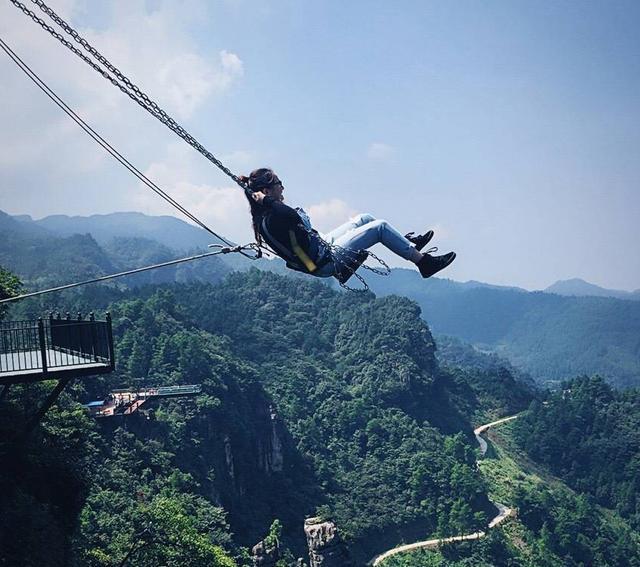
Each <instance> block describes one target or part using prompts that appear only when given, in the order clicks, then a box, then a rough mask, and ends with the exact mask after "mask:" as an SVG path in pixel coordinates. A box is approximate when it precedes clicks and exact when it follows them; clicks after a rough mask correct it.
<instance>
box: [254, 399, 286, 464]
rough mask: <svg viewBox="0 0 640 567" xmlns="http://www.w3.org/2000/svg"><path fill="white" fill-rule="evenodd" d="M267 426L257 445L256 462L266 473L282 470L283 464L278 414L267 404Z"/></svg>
mask: <svg viewBox="0 0 640 567" xmlns="http://www.w3.org/2000/svg"><path fill="white" fill-rule="evenodd" d="M268 420H269V421H268V424H269V425H268V427H267V430H266V431H265V432H264V433H265V434H264V436H263V439H262V441H261V443H260V445H259V446H258V462H259V466H260V469H261V470H262V471H264V472H266V473H267V474H268V475H271V474H273V473H274V472H282V469H283V466H284V455H283V444H282V439H281V436H280V434H279V432H278V429H279V428H280V427H281V426H280V423H279V422H278V414H277V413H276V411H275V410H274V409H273V407H272V406H269V416H268Z"/></svg>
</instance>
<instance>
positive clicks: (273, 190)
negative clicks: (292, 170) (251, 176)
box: [264, 181, 284, 201]
mask: <svg viewBox="0 0 640 567" xmlns="http://www.w3.org/2000/svg"><path fill="white" fill-rule="evenodd" d="M283 192H284V185H283V184H282V181H277V182H276V183H274V184H273V185H270V186H269V187H267V188H265V190H264V193H265V195H268V196H269V197H274V198H275V199H276V200H278V201H284V196H283V195H282V193H283Z"/></svg>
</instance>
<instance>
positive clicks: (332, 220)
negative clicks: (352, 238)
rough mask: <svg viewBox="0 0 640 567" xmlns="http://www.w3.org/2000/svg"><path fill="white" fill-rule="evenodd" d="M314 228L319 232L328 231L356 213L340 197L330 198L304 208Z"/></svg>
mask: <svg viewBox="0 0 640 567" xmlns="http://www.w3.org/2000/svg"><path fill="white" fill-rule="evenodd" d="M306 210H307V212H308V213H309V216H310V217H311V222H312V223H313V226H314V228H317V229H318V230H319V231H321V232H329V231H330V230H333V229H334V228H337V227H338V226H340V225H341V224H343V223H345V222H347V220H348V219H349V217H352V216H353V215H355V214H356V211H355V210H354V209H352V208H351V207H350V206H349V205H348V204H347V203H346V202H345V201H343V200H342V199H337V198H332V199H329V200H328V201H323V202H321V203H317V204H315V205H310V206H309V207H307V208H306Z"/></svg>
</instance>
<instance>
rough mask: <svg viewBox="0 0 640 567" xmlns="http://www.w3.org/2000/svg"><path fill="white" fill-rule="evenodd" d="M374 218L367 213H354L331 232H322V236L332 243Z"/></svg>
mask: <svg viewBox="0 0 640 567" xmlns="http://www.w3.org/2000/svg"><path fill="white" fill-rule="evenodd" d="M375 220H376V219H375V218H374V217H373V216H372V215H370V214H369V213H363V214H361V215H356V216H355V217H353V218H351V219H349V220H348V221H347V222H345V223H344V224H341V225H340V226H339V227H338V228H334V229H333V230H332V231H331V232H328V233H327V234H323V235H322V237H323V238H324V239H325V240H326V241H327V242H328V243H329V244H333V243H334V242H335V241H336V239H338V238H340V237H341V236H344V235H345V234H347V233H348V232H350V231H352V230H354V229H356V228H359V227H361V226H363V225H365V224H367V223H370V222H373V221H375Z"/></svg>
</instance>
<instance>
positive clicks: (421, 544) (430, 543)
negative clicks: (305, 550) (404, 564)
mask: <svg viewBox="0 0 640 567" xmlns="http://www.w3.org/2000/svg"><path fill="white" fill-rule="evenodd" d="M517 417H518V416H517V415H512V416H509V417H504V418H502V419H498V420H497V421H492V422H491V423H487V424H485V425H481V426H480V427H477V428H476V429H474V430H473V432H474V433H475V436H476V439H477V440H478V443H479V444H480V452H481V453H482V454H483V455H484V454H485V453H486V452H487V442H486V441H485V440H484V439H483V437H482V434H483V433H484V432H485V431H487V430H488V429H490V428H491V427H493V426H494V425H500V424H501V423H506V422H507V421H511V420H512V419H516V418H517ZM493 505H494V506H495V507H496V508H498V515H497V516H496V517H495V518H493V520H491V521H490V522H489V529H491V528H495V527H496V526H497V525H499V524H501V523H502V522H504V521H505V520H506V519H507V518H508V517H509V516H511V515H513V514H514V510H513V509H512V508H509V507H508V506H505V505H504V504H500V503H499V502H493ZM485 535H486V532H474V533H472V534H467V535H461V536H453V537H445V538H436V539H427V540H425V541H417V542H415V543H408V544H405V545H399V546H398V547H394V548H393V549H390V550H389V551H385V552H384V553H381V554H380V555H376V556H375V557H374V558H373V559H372V560H371V561H369V565H372V566H373V567H376V566H377V565H380V563H382V562H383V561H384V560H385V559H388V558H389V557H391V556H392V555H396V554H398V553H404V552H405V551H413V550H416V549H434V548H437V547H438V546H440V545H441V544H443V543H452V542H455V541H466V540H469V539H480V538H481V537H484V536H485Z"/></svg>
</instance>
